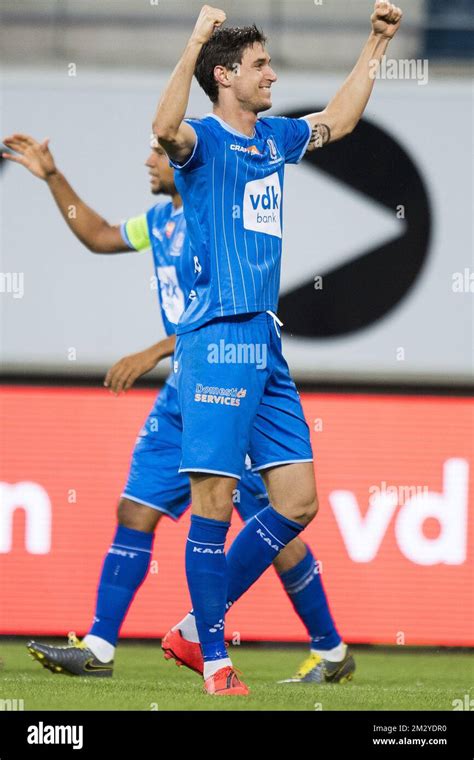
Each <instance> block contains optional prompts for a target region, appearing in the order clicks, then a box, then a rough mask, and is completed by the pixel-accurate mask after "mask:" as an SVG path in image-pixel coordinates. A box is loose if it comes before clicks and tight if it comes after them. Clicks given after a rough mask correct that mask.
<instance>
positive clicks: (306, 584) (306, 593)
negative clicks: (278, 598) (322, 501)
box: [280, 546, 341, 650]
mask: <svg viewBox="0 0 474 760" xmlns="http://www.w3.org/2000/svg"><path fill="white" fill-rule="evenodd" d="M306 549H307V553H306V556H305V557H304V558H303V559H302V560H301V562H299V563H298V564H297V565H295V567H292V568H291V570H287V571H286V572H285V573H282V574H281V575H280V579H281V582H282V583H283V586H284V587H285V591H286V593H287V594H288V596H289V597H290V599H291V602H292V604H293V607H294V608H295V610H296V612H297V614H298V615H299V617H300V618H301V620H302V621H303V623H304V625H305V627H306V630H307V631H308V633H309V635H310V637H311V649H319V650H329V649H333V648H334V647H336V646H337V645H338V644H340V643H341V637H340V636H339V633H338V632H337V629H336V626H335V625H334V620H333V619H332V615H331V613H330V611H329V606H328V602H327V599H326V594H325V592H324V587H323V583H322V580H321V575H320V574H319V569H318V566H317V564H316V561H315V559H314V557H313V555H312V553H311V550H310V548H309V547H308V546H307V547H306Z"/></svg>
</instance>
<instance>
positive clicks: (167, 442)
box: [4, 135, 355, 683]
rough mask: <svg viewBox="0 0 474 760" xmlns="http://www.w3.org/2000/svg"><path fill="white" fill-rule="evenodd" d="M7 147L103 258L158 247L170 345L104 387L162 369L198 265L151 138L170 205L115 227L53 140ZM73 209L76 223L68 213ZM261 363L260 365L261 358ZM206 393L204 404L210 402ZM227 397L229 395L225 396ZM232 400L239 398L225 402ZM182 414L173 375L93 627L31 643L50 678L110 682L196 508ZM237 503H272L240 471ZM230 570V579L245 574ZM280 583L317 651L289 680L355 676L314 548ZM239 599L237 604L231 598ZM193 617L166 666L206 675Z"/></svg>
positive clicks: (134, 474)
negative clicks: (173, 524)
mask: <svg viewBox="0 0 474 760" xmlns="http://www.w3.org/2000/svg"><path fill="white" fill-rule="evenodd" d="M5 144H6V145H7V146H8V147H9V148H11V149H12V150H14V151H15V153H14V154H7V153H6V154H4V155H5V157H6V158H8V159H10V160H13V161H16V162H17V163H20V164H22V165H23V166H25V167H26V168H27V169H29V170H30V171H31V172H32V173H33V174H34V175H36V176H37V177H40V178H41V179H44V180H45V181H46V182H47V184H48V186H49V188H50V190H51V192H52V194H53V196H54V198H55V200H56V202H57V204H58V206H59V209H60V210H61V212H62V214H63V216H64V218H65V220H66V222H67V223H68V225H69V227H70V228H71V230H72V231H73V232H74V234H75V235H76V236H77V237H78V238H79V240H81V241H82V242H83V243H84V244H85V245H86V246H87V247H88V248H89V249H90V250H92V251H95V252H98V253H118V252H121V251H142V250H145V249H148V248H150V247H151V248H152V251H153V259H154V267H155V273H156V276H157V283H158V296H159V305H160V309H161V315H162V320H163V324H164V326H165V330H166V333H167V336H168V337H167V338H165V339H164V340H162V341H160V342H159V343H157V344H156V345H154V346H151V347H150V348H149V349H146V350H145V351H141V352H140V353H138V354H134V355H132V356H129V357H125V358H124V359H122V360H121V361H119V362H117V364H116V365H114V367H113V368H112V369H111V370H109V372H108V373H107V377H106V381H105V384H106V385H107V386H108V387H109V388H110V389H111V390H112V391H114V392H115V393H120V392H121V391H124V390H128V389H129V388H131V387H132V385H133V383H134V382H135V380H136V379H137V378H138V377H140V376H141V375H143V374H145V373H146V372H148V371H149V370H151V369H152V368H153V367H154V366H155V365H156V364H157V363H158V362H159V361H161V360H162V359H164V358H166V357H169V356H171V355H172V354H173V350H174V344H175V336H174V333H175V330H176V324H177V322H178V319H179V317H180V315H181V313H182V311H183V308H184V304H185V301H186V299H187V296H188V294H189V292H190V290H191V285H192V283H193V281H194V278H195V274H196V271H197V270H198V269H199V263H198V262H196V261H194V260H193V259H192V258H191V257H190V256H189V255H188V254H187V251H186V248H187V235H186V222H185V219H184V215H183V209H182V204H181V198H180V196H179V194H178V192H177V190H176V187H175V184H174V176H173V175H174V172H173V169H172V168H170V166H169V164H168V160H167V157H166V155H165V153H164V151H163V148H161V147H160V146H159V145H158V144H157V143H156V140H155V139H154V138H153V140H152V151H151V154H150V156H149V158H148V160H147V162H146V165H147V166H148V167H149V171H150V175H151V189H152V192H153V193H155V194H157V193H164V194H167V195H169V196H170V197H171V202H168V203H158V204H157V205H154V206H153V207H152V208H151V209H150V210H149V211H148V212H147V213H146V214H142V215H140V216H138V217H134V218H131V219H129V220H128V221H127V222H125V223H124V224H122V225H109V224H108V223H107V222H106V221H105V220H104V219H103V218H102V217H100V216H99V215H98V214H96V213H95V212H94V211H93V210H92V209H90V208H89V207H87V206H86V205H85V204H84V203H83V201H82V200H81V199H80V198H79V197H78V196H77V195H76V193H75V192H74V190H73V189H72V188H71V186H70V185H69V183H68V182H67V180H66V179H65V177H64V176H63V175H62V174H61V173H60V172H59V171H58V170H57V168H56V166H55V163H54V159H53V156H52V154H51V152H50V150H49V148H48V144H47V141H45V142H44V143H42V144H40V143H38V142H37V141H36V140H34V139H33V138H32V137H29V136H27V135H13V136H12V137H11V138H7V139H6V140H5ZM71 206H75V207H76V210H77V213H76V215H75V216H73V217H71V215H70V214H69V213H68V210H69V209H70V207H71ZM260 359H261V361H262V363H263V362H264V357H260ZM207 395H208V394H205V393H203V394H202V395H201V397H205V396H206V397H207ZM222 398H224V397H222ZM225 398H228V399H229V400H230V401H231V402H233V403H235V402H236V401H237V399H236V398H234V397H233V396H231V395H229V396H226V397H225ZM181 436H182V423H181V414H180V410H179V406H178V402H177V392H176V389H175V379H174V375H173V374H172V373H171V374H170V376H169V377H168V378H167V381H166V383H165V385H164V387H163V390H162V391H161V392H160V393H159V394H158V396H157V399H156V401H155V403H154V405H153V408H152V410H151V412H150V415H149V416H148V419H147V420H146V422H145V425H144V427H143V429H142V431H141V432H140V434H139V437H138V441H137V443H136V445H135V449H134V452H133V456H132V461H131V466H130V472H129V477H128V480H127V484H126V486H125V489H124V492H123V494H122V498H121V499H120V502H119V507H118V526H117V528H116V533H115V536H114V539H113V542H112V545H111V547H110V549H109V551H108V553H107V555H106V557H105V560H104V565H103V569H102V575H101V578H100V582H99V587H98V594H97V605H96V612H95V618H94V622H93V624H92V627H91V629H90V631H89V633H88V634H87V635H86V636H85V638H84V639H83V641H82V642H81V641H78V640H77V639H76V638H73V639H72V640H71V642H70V644H69V645H68V646H52V645H50V644H43V643H38V642H34V641H31V642H29V644H28V649H29V651H30V653H31V654H32V655H33V656H34V657H35V658H36V659H37V660H38V661H39V662H40V663H41V664H42V665H43V666H44V667H46V668H47V669H49V670H51V671H52V672H53V673H66V674H69V675H80V676H91V677H106V676H111V675H112V672H113V659H114V652H115V646H116V644H117V640H118V636H119V631H120V627H121V625H122V623H123V620H124V618H125V616H126V614H127V611H128V609H129V606H130V604H131V602H132V600H133V597H134V595H135V593H136V591H137V590H138V588H139V587H140V585H141V583H142V582H143V580H144V578H145V577H146V573H147V571H148V567H149V562H150V557H151V551H152V543H153V536H154V531H155V529H156V527H157V524H158V522H159V520H160V519H161V517H162V516H163V515H168V516H169V517H171V518H172V519H174V520H177V519H178V518H179V517H180V516H181V514H182V513H183V512H184V511H185V510H186V508H187V506H188V505H189V501H190V484H189V478H188V476H187V474H185V473H179V472H178V467H179V463H180V459H181ZM235 505H236V508H237V510H238V512H239V514H240V516H241V518H242V519H243V520H244V521H245V520H249V519H250V518H251V517H252V516H253V515H254V514H255V513H256V512H259V511H260V510H261V508H262V507H264V506H266V505H268V498H267V494H266V492H265V487H264V484H263V481H262V479H261V477H260V476H259V475H257V474H253V473H252V472H251V471H250V470H249V469H248V461H247V463H246V467H245V470H244V474H243V477H242V481H241V483H240V487H239V489H238V491H236V494H235ZM234 556H235V560H236V564H235V566H233V565H232V563H231V562H230V563H229V574H230V576H232V575H233V573H239V572H240V564H239V563H238V557H237V556H236V555H234ZM274 565H275V569H276V570H277V572H278V574H279V576H280V579H281V581H282V583H283V585H284V587H285V589H286V591H287V593H288V595H289V598H290V599H291V601H292V603H293V605H294V607H295V610H296V612H297V613H298V615H299V617H300V618H301V620H302V622H303V624H304V625H305V626H306V629H307V630H308V633H309V636H310V638H311V652H310V655H309V657H308V658H307V659H306V660H305V662H304V663H303V665H302V667H301V668H300V670H299V672H298V674H297V676H295V678H294V679H288V680H289V681H298V682H301V681H304V682H316V683H318V682H319V683H321V682H323V681H326V680H328V681H342V680H345V679H347V678H350V677H351V675H352V672H353V670H354V667H355V666H354V662H353V659H352V656H351V655H350V653H349V652H348V650H347V647H346V645H345V644H344V643H343V642H342V641H341V638H340V636H339V634H338V632H337V630H336V628H335V625H334V621H333V619H332V616H331V613H330V611H329V608H328V604H327V600H326V596H325V593H324V588H323V586H322V582H321V577H320V575H319V572H318V566H317V563H316V561H315V559H314V557H313V555H312V553H311V551H310V550H309V548H308V547H306V546H305V544H304V543H303V542H302V541H301V539H299V538H296V539H295V540H294V541H293V542H292V543H291V544H290V545H288V546H287V547H286V549H285V550H284V551H282V552H281V553H280V554H279V555H278V556H277V557H276V558H275V561H274ZM234 601H235V597H234ZM197 642H198V638H197V634H196V629H195V622H194V617H193V615H192V614H191V613H190V614H189V615H187V616H186V618H185V619H184V620H183V621H181V623H180V624H179V625H178V626H176V627H175V629H174V630H173V631H171V632H170V633H169V634H168V635H167V636H166V637H165V639H164V640H163V642H162V645H163V649H164V651H165V656H166V657H167V658H171V657H174V658H175V659H177V660H178V659H179V661H180V662H182V663H183V664H186V665H187V666H188V667H191V668H193V669H194V670H196V671H197V672H199V673H200V674H202V671H203V663H202V656H201V652H200V650H199V646H198V645H197Z"/></svg>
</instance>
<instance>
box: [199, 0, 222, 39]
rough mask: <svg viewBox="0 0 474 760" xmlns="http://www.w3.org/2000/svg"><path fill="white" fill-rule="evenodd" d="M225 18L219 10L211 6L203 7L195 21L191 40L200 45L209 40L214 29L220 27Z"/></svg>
mask: <svg viewBox="0 0 474 760" xmlns="http://www.w3.org/2000/svg"><path fill="white" fill-rule="evenodd" d="M226 18H227V16H226V15H225V13H224V11H221V10H219V8H213V7H212V6H211V5H203V7H202V8H201V12H200V14H199V16H198V20H197V21H196V26H195V27H194V30H193V33H192V35H191V39H192V40H193V41H194V42H198V43H199V44H200V45H205V43H206V42H207V41H208V40H210V39H211V37H212V35H213V34H214V31H215V29H217V28H218V27H219V26H222V24H223V23H224V21H225V20H226Z"/></svg>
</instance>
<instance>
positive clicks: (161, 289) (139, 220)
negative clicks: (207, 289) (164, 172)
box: [121, 201, 196, 335]
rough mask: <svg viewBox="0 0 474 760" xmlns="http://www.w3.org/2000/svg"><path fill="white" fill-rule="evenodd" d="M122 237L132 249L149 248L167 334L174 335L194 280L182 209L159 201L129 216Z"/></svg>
mask: <svg viewBox="0 0 474 760" xmlns="http://www.w3.org/2000/svg"><path fill="white" fill-rule="evenodd" d="M121 232H122V237H123V239H124V241H125V242H126V243H127V245H128V246H129V247H130V248H132V249H133V250H135V251H142V250H145V249H148V248H151V250H152V252H153V261H154V267H155V275H156V286H157V292H158V301H159V304H160V309H161V316H162V319H163V325H164V328H165V330H166V334H167V335H174V333H175V332H176V327H177V324H178V321H179V318H180V317H181V314H182V312H183V310H184V307H185V304H186V302H187V299H188V296H189V292H190V290H191V288H192V285H193V282H194V279H195V276H196V274H195V271H194V270H195V265H194V263H193V261H192V259H190V258H189V256H188V255H187V248H188V243H187V236H186V220H185V218H184V214H183V208H182V207H181V208H179V209H174V207H173V204H172V203H171V201H170V202H168V203H158V204H156V206H153V207H152V208H151V209H150V210H149V211H148V212H147V213H146V214H141V215H140V216H137V217H133V218H132V219H128V220H127V221H126V222H124V224H122V226H121Z"/></svg>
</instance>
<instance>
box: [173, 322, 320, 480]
mask: <svg viewBox="0 0 474 760" xmlns="http://www.w3.org/2000/svg"><path fill="white" fill-rule="evenodd" d="M174 372H175V377H176V383H177V389H178V398H179V404H180V408H181V416H182V419H183V439H182V452H183V455H182V460H181V466H180V472H210V473H216V474H220V475H229V476H232V477H235V478H240V476H241V473H242V471H243V466H244V461H245V456H246V454H247V453H248V454H249V456H250V459H251V460H252V463H253V470H254V471H257V470H263V469H265V468H269V467H273V466H276V465H280V464H290V463H293V462H311V461H312V459H313V455H312V451H311V443H310V435H309V428H308V425H307V424H306V421H305V419H304V415H303V409H302V407H301V402H300V398H299V394H298V391H297V390H296V386H295V384H294V382H293V380H292V379H291V377H290V373H289V369H288V365H287V363H286V361H285V359H284V358H283V355H282V351H281V337H280V332H279V329H278V326H277V323H276V320H275V318H274V317H273V316H272V315H271V314H269V313H267V312H260V313H257V314H243V315H237V316H235V317H223V318H221V319H216V320H212V321H211V322H208V323H207V324H205V325H203V326H202V327H200V328H198V329H196V330H193V331H191V332H187V333H184V334H182V335H179V336H178V338H177V343H176V351H175V362H174Z"/></svg>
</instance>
